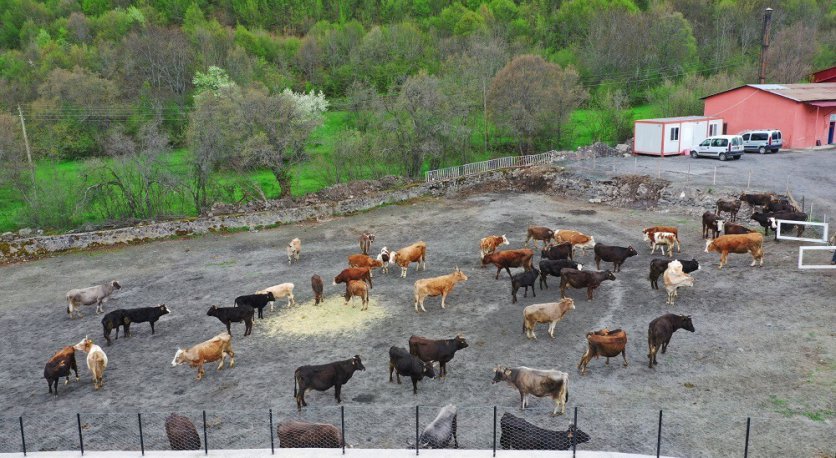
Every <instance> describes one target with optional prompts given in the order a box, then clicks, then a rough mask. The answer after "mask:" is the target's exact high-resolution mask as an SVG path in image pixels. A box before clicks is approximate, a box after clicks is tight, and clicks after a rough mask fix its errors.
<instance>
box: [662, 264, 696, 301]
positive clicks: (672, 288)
mask: <svg viewBox="0 0 836 458" xmlns="http://www.w3.org/2000/svg"><path fill="white" fill-rule="evenodd" d="M662 280H663V282H664V283H665V291H667V292H668V299H667V301H666V302H665V304H668V305H674V302H675V300H676V298H677V297H678V296H679V293H678V292H677V290H678V289H679V288H682V287H683V286H689V287H690V286H694V277H692V276H690V275H688V274H686V273H685V272H683V271H682V263H681V262H679V261H671V263H670V264H668V268H667V269H665V273H664V274H663V275H662Z"/></svg>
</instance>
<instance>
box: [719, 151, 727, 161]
mask: <svg viewBox="0 0 836 458" xmlns="http://www.w3.org/2000/svg"><path fill="white" fill-rule="evenodd" d="M720 160H721V161H725V160H726V153H720Z"/></svg>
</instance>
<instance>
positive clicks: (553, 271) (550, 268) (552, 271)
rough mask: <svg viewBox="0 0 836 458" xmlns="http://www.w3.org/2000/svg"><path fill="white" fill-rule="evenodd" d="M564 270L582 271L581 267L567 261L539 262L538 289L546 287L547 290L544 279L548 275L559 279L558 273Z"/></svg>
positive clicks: (546, 260)
mask: <svg viewBox="0 0 836 458" xmlns="http://www.w3.org/2000/svg"><path fill="white" fill-rule="evenodd" d="M565 268H569V269H578V270H582V269H583V265H582V264H578V263H577V262H575V261H571V260H569V259H557V260H551V259H543V260H542V261H540V289H541V290H542V289H543V285H546V289H549V283H548V282H547V281H546V277H548V276H549V275H552V276H555V277H560V271H561V270H562V269H565Z"/></svg>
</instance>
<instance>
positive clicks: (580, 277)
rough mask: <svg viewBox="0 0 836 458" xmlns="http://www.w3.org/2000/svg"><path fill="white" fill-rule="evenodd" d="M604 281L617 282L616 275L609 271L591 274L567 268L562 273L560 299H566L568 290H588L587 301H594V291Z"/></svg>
mask: <svg viewBox="0 0 836 458" xmlns="http://www.w3.org/2000/svg"><path fill="white" fill-rule="evenodd" d="M604 280H615V275H613V274H612V272H610V271H609V270H605V271H603V272H589V271H581V270H575V269H570V268H566V269H563V270H562V271H561V272H560V298H561V299H563V298H565V297H566V288H567V287H569V286H571V287H572V288H576V289H581V288H586V299H587V300H590V301H591V300H592V290H594V289H596V288H598V287H599V286H601V283H603V282H604Z"/></svg>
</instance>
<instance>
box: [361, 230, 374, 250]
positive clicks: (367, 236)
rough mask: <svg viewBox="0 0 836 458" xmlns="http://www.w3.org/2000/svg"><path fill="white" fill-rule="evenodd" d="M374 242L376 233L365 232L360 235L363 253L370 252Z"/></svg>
mask: <svg viewBox="0 0 836 458" xmlns="http://www.w3.org/2000/svg"><path fill="white" fill-rule="evenodd" d="M372 243H374V234H372V233H369V232H363V235H361V236H360V251H362V252H363V254H369V250H370V249H371V248H372Z"/></svg>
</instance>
